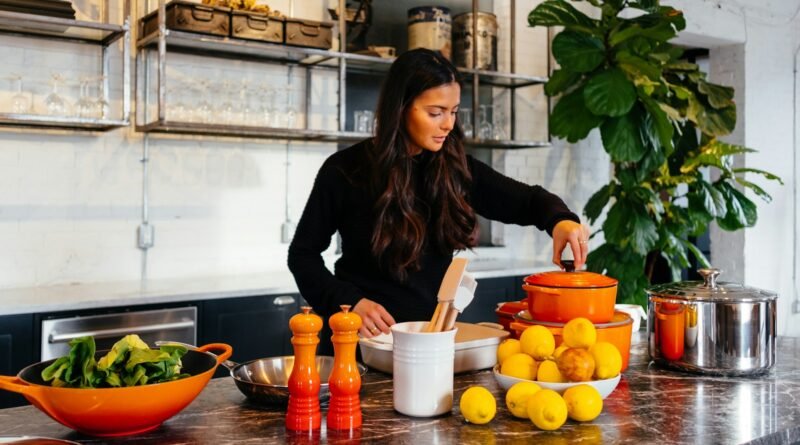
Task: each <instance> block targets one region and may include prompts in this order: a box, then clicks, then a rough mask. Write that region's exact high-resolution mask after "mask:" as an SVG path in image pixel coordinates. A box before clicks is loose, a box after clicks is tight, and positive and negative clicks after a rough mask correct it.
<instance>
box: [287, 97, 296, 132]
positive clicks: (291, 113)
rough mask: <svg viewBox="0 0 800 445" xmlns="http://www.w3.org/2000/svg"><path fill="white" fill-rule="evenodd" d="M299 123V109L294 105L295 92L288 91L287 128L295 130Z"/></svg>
mask: <svg viewBox="0 0 800 445" xmlns="http://www.w3.org/2000/svg"><path fill="white" fill-rule="evenodd" d="M296 122H297V109H296V108H295V104H294V90H293V89H292V88H291V87H289V88H287V89H286V128H294V127H295V123H296Z"/></svg>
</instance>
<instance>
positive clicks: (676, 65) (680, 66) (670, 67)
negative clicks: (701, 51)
mask: <svg viewBox="0 0 800 445" xmlns="http://www.w3.org/2000/svg"><path fill="white" fill-rule="evenodd" d="M664 69H665V70H667V71H697V70H698V69H699V67H698V66H697V64H696V63H691V62H684V61H676V62H672V63H668V64H666V65H664Z"/></svg>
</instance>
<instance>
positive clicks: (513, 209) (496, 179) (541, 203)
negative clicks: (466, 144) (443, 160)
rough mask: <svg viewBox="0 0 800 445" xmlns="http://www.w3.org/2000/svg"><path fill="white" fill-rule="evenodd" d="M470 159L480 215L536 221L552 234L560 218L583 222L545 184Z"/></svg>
mask: <svg viewBox="0 0 800 445" xmlns="http://www.w3.org/2000/svg"><path fill="white" fill-rule="evenodd" d="M467 162H468V164H469V168H470V171H471V173H472V186H471V188H470V199H471V202H472V207H473V208H474V209H475V212H477V213H478V214H479V215H481V216H483V217H485V218H488V219H491V220H495V221H500V222H502V223H505V224H519V225H521V226H530V225H533V226H536V227H537V228H538V229H539V230H545V231H547V233H548V234H550V235H552V234H553V227H555V225H556V224H558V222H559V221H563V220H565V219H568V220H572V221H575V222H580V218H578V215H576V214H574V213H573V212H571V211H570V210H569V208H568V207H567V205H566V204H565V203H564V201H562V200H561V198H559V197H558V196H556V195H554V194H552V193H550V192H548V191H547V190H545V189H544V188H542V187H540V186H538V185H533V186H531V185H527V184H524V183H522V182H519V181H517V180H514V179H512V178H509V177H508V176H504V175H502V174H500V173H498V172H497V171H495V170H494V169H492V168H491V167H489V166H488V165H486V164H484V163H483V162H481V161H478V160H477V159H475V158H473V157H472V156H467Z"/></svg>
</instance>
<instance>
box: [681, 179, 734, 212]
mask: <svg viewBox="0 0 800 445" xmlns="http://www.w3.org/2000/svg"><path fill="white" fill-rule="evenodd" d="M688 199H689V207H690V208H692V209H698V210H699V209H702V210H705V211H706V212H707V213H708V215H709V218H708V219H709V220H710V219H711V218H713V217H724V216H725V211H726V204H725V197H724V196H723V194H722V192H720V191H719V190H717V189H716V188H714V187H712V186H711V184H709V183H707V182H706V181H704V180H703V181H697V182H695V184H694V186H693V187H692V188H691V191H690V192H689V193H688Z"/></svg>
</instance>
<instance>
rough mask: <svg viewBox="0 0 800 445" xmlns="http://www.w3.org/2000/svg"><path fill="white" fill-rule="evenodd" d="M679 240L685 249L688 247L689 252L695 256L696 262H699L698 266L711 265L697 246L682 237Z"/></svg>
mask: <svg viewBox="0 0 800 445" xmlns="http://www.w3.org/2000/svg"><path fill="white" fill-rule="evenodd" d="M681 242H682V243H683V245H684V246H686V248H687V249H689V251H690V252H692V255H694V257H695V258H697V262H698V263H699V264H700V266H702V267H711V263H710V262H709V261H708V258H706V256H705V254H704V253H703V252H702V251H701V250H700V249H698V248H697V246H695V245H694V244H692V243H690V242H689V241H686V240H684V239H681Z"/></svg>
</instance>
